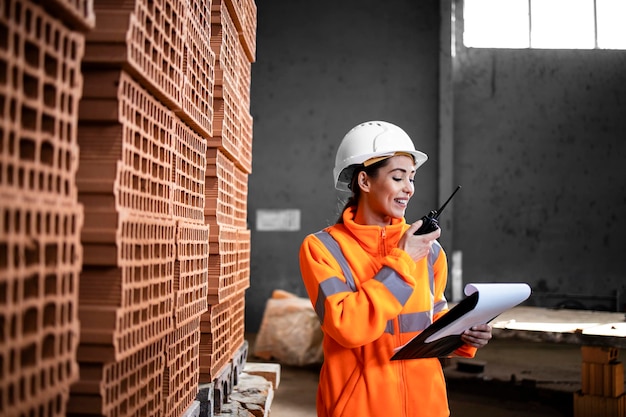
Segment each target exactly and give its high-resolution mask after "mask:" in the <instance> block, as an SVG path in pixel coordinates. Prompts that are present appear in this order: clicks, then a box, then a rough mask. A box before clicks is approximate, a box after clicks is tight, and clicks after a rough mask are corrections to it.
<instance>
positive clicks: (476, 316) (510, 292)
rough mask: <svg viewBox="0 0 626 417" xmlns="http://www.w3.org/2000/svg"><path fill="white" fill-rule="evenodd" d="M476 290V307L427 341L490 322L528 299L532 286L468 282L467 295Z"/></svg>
mask: <svg viewBox="0 0 626 417" xmlns="http://www.w3.org/2000/svg"><path fill="white" fill-rule="evenodd" d="M475 292H478V302H477V303H476V306H475V307H474V309H473V310H471V311H469V312H468V313H466V314H464V315H463V316H462V317H461V318H460V319H458V320H456V321H454V322H453V323H451V324H450V325H448V326H446V327H444V328H443V329H441V330H439V331H437V332H435V333H433V334H432V335H430V336H429V337H428V338H427V339H426V343H430V342H432V341H434V340H438V339H440V338H442V337H446V336H450V335H459V334H462V333H463V332H464V331H465V330H467V329H469V328H471V327H473V326H476V325H478V324H484V323H488V322H489V321H491V320H493V319H494V318H495V317H497V316H498V315H499V314H501V313H502V312H504V311H506V310H508V309H510V308H513V307H515V306H516V305H518V304H520V303H521V302H523V301H524V300H526V299H527V298H528V297H529V296H530V292H531V290H530V286H529V285H528V284H525V283H492V284H467V285H466V286H465V295H466V296H470V295H472V294H474V293H475Z"/></svg>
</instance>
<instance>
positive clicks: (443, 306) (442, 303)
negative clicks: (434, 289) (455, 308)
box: [433, 297, 448, 314]
mask: <svg viewBox="0 0 626 417" xmlns="http://www.w3.org/2000/svg"><path fill="white" fill-rule="evenodd" d="M447 309H448V300H446V298H445V297H443V298H442V299H441V300H439V301H437V302H436V303H435V306H434V307H433V313H434V314H437V313H441V312H442V311H444V310H447Z"/></svg>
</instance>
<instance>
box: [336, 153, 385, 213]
mask: <svg viewBox="0 0 626 417" xmlns="http://www.w3.org/2000/svg"><path fill="white" fill-rule="evenodd" d="M388 163H389V158H385V159H383V160H381V161H378V162H375V163H373V164H372V165H368V166H365V165H363V164H360V165H357V166H356V167H355V168H354V171H353V172H352V179H350V185H349V186H348V188H350V190H351V191H352V195H351V196H350V197H349V198H348V201H346V204H345V205H344V206H343V209H341V213H339V218H338V219H337V223H338V224H341V223H343V212H344V211H346V209H348V208H350V207H356V205H357V204H359V198H360V197H361V188H360V187H359V184H358V181H359V172H361V171H364V172H365V173H366V174H367V176H368V177H372V178H376V176H378V170H379V169H381V168H382V167H384V166H385V165H387V164H388Z"/></svg>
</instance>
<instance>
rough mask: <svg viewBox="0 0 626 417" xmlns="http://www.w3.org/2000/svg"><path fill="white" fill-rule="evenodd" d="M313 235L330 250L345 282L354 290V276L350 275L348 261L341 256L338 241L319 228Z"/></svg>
mask: <svg viewBox="0 0 626 417" xmlns="http://www.w3.org/2000/svg"><path fill="white" fill-rule="evenodd" d="M315 236H317V238H318V239H319V240H320V241H321V242H322V243H323V244H324V246H326V249H328V251H329V252H330V254H331V255H333V257H334V258H335V260H336V261H337V262H338V263H339V266H340V267H341V271H342V272H343V276H344V277H345V278H346V282H347V283H348V285H349V286H350V288H351V289H352V291H356V285H355V283H354V277H352V271H350V266H348V261H347V260H346V257H345V256H343V252H342V251H341V248H340V247H339V243H337V241H336V240H335V239H334V238H333V237H332V236H331V235H330V234H329V233H328V232H326V231H324V230H321V231H319V232H317V233H315Z"/></svg>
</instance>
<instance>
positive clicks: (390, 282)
mask: <svg viewBox="0 0 626 417" xmlns="http://www.w3.org/2000/svg"><path fill="white" fill-rule="evenodd" d="M374 279H375V280H377V281H379V282H380V283H381V284H383V285H384V286H385V287H387V289H388V290H389V291H390V292H391V293H392V294H393V296H394V297H396V300H398V302H399V303H400V304H402V305H404V304H405V303H406V301H407V300H408V299H409V297H410V296H411V294H413V288H411V286H410V285H409V284H407V283H406V282H404V281H403V280H402V278H400V275H399V274H398V273H397V272H396V271H394V270H393V269H391V268H389V267H388V266H383V267H382V268H381V270H380V271H378V273H376V275H375V276H374Z"/></svg>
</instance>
